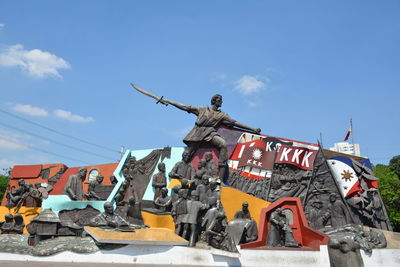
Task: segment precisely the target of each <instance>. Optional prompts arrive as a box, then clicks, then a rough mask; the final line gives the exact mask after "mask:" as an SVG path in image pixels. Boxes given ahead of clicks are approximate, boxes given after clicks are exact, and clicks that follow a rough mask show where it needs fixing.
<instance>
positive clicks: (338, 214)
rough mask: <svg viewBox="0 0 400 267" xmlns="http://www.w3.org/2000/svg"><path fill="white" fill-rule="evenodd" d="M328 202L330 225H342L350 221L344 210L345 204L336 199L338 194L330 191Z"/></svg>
mask: <svg viewBox="0 0 400 267" xmlns="http://www.w3.org/2000/svg"><path fill="white" fill-rule="evenodd" d="M329 201H330V202H331V204H330V217H331V226H332V227H335V226H343V225H345V224H348V223H349V222H350V220H351V219H350V216H349V214H348V212H347V210H346V207H345V205H344V204H343V203H342V202H341V201H338V195H337V194H336V193H332V194H330V195H329Z"/></svg>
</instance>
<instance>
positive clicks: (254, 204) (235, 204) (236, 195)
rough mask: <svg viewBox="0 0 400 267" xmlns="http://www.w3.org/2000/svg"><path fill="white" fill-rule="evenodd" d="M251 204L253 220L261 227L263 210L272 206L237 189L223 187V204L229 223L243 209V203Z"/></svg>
mask: <svg viewBox="0 0 400 267" xmlns="http://www.w3.org/2000/svg"><path fill="white" fill-rule="evenodd" d="M245 201H247V202H248V203H249V210H250V214H251V217H252V219H253V220H255V221H256V223H257V225H259V221H260V214H261V209H263V208H266V207H268V206H269V204H271V203H270V202H268V201H265V200H263V199H260V198H257V197H253V196H251V195H248V194H246V193H243V192H241V191H239V190H237V189H234V188H231V187H227V186H221V202H222V205H223V207H224V209H225V212H226V217H227V219H228V221H230V220H232V219H233V216H234V215H235V213H236V212H237V211H238V210H240V209H242V203H243V202H245Z"/></svg>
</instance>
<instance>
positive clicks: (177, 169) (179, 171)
mask: <svg viewBox="0 0 400 267" xmlns="http://www.w3.org/2000/svg"><path fill="white" fill-rule="evenodd" d="M194 174H195V170H194V168H193V165H192V163H190V154H189V152H188V151H187V150H185V151H183V153H182V160H181V161H178V162H177V163H176V164H175V166H174V167H173V168H172V170H171V171H170V173H169V177H170V178H175V179H180V180H181V179H188V180H192V179H193V178H194Z"/></svg>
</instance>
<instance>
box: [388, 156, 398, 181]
mask: <svg viewBox="0 0 400 267" xmlns="http://www.w3.org/2000/svg"><path fill="white" fill-rule="evenodd" d="M389 167H390V169H391V170H392V171H394V173H395V174H396V175H397V176H398V177H400V155H398V156H395V157H393V158H392V159H391V160H390V162H389Z"/></svg>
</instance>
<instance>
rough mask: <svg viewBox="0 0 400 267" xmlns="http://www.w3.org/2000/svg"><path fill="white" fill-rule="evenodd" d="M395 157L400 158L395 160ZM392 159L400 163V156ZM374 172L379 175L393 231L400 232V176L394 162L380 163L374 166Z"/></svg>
mask: <svg viewBox="0 0 400 267" xmlns="http://www.w3.org/2000/svg"><path fill="white" fill-rule="evenodd" d="M395 158H398V159H399V160H397V161H396V160H393V159H395ZM392 160H393V164H394V165H395V163H394V162H397V164H399V163H400V156H396V157H393V158H392ZM392 160H391V161H390V162H391V163H392ZM374 173H375V175H376V176H377V177H379V181H378V184H379V191H380V193H381V196H382V200H383V202H384V203H385V206H386V210H387V213H388V216H389V219H390V222H391V224H392V227H393V231H396V232H400V177H399V175H398V174H397V173H396V171H395V169H394V168H393V167H392V164H389V166H386V165H381V164H378V165H377V166H376V167H375V168H374Z"/></svg>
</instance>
